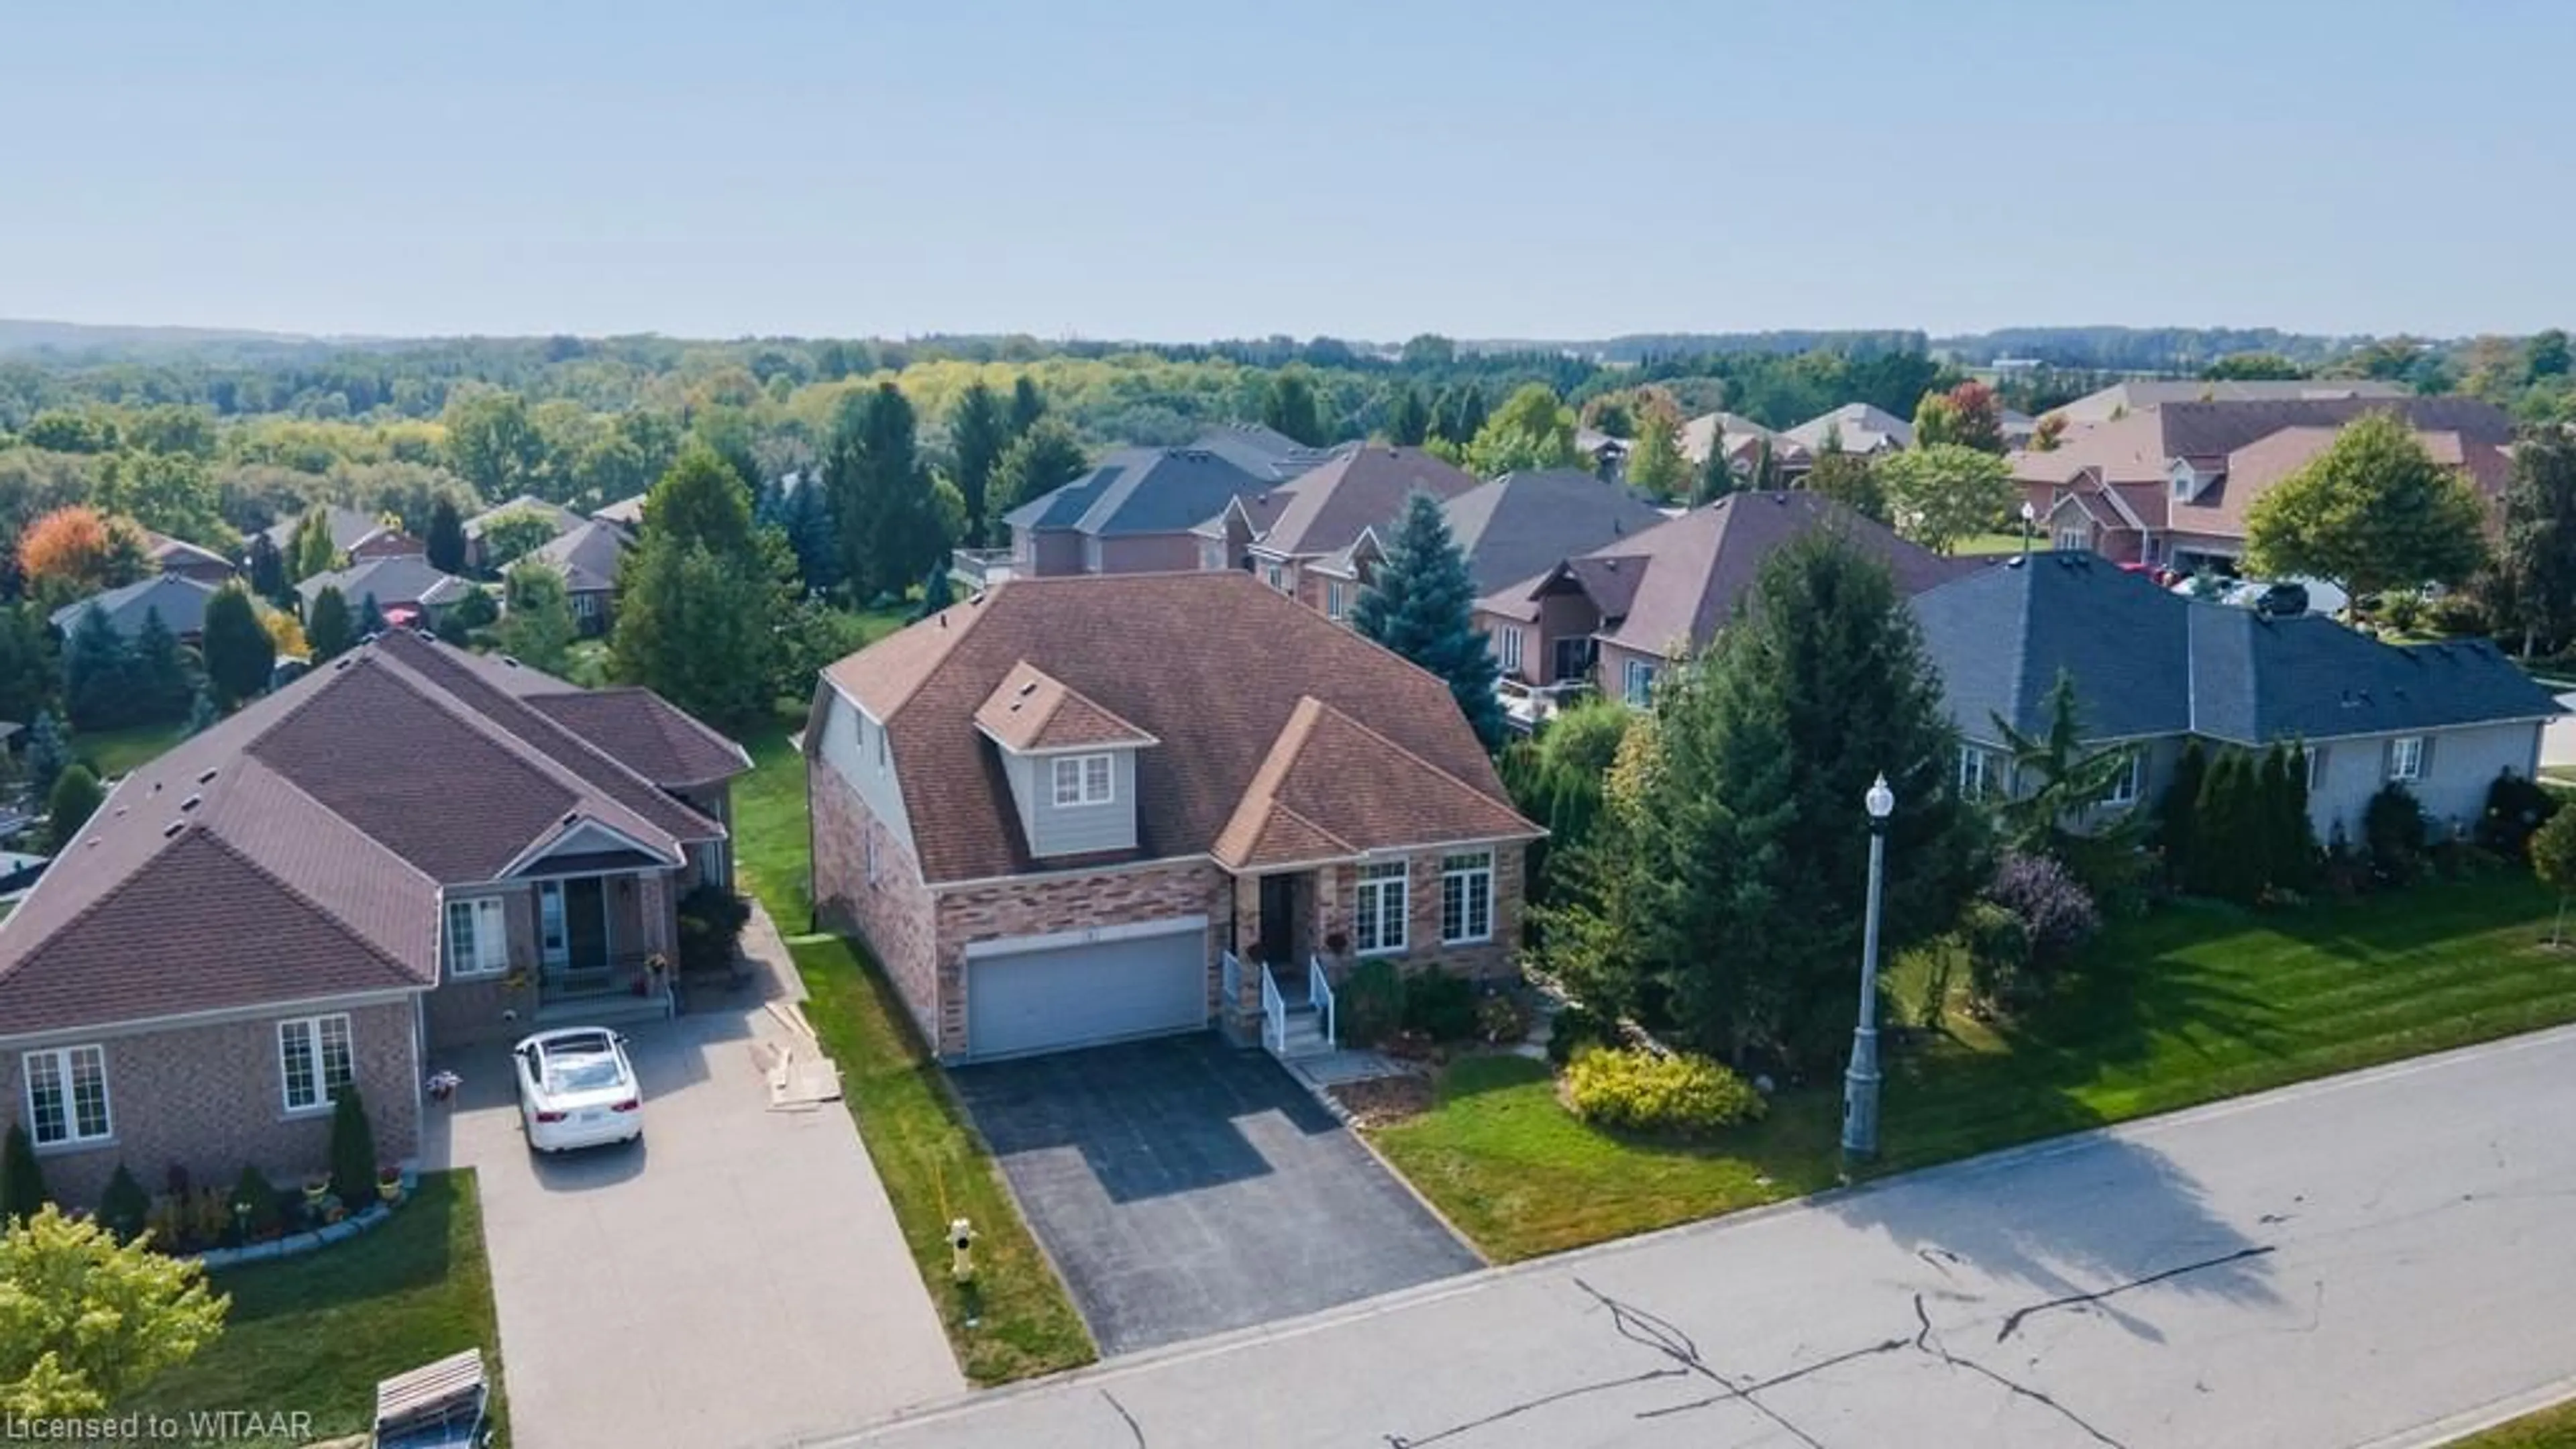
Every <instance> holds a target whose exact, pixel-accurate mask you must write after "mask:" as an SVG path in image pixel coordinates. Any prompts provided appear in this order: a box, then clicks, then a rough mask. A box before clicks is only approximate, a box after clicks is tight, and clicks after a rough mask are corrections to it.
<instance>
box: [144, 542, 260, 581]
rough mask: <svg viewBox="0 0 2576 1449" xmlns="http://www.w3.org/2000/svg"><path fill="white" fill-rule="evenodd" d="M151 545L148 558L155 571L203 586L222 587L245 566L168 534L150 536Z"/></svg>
mask: <svg viewBox="0 0 2576 1449" xmlns="http://www.w3.org/2000/svg"><path fill="white" fill-rule="evenodd" d="M144 542H145V543H146V544H147V545H149V548H148V550H147V551H146V553H145V555H144V557H145V560H146V562H147V563H148V564H149V565H150V567H151V568H153V569H154V570H156V571H158V572H160V573H165V574H183V575H185V576H187V577H188V578H192V579H195V580H196V581H197V582H199V583H201V584H220V583H223V582H224V581H226V580H227V579H230V578H232V577H233V576H234V575H235V574H238V573H240V572H241V566H240V565H239V564H236V563H235V562H234V561H233V560H231V559H228V558H226V557H224V556H223V555H222V554H219V553H217V552H215V551H214V550H213V549H211V548H203V547H200V546H199V545H197V544H193V543H190V542H188V541H187V540H186V539H184V538H172V537H171V536H170V535H168V534H166V533H148V532H147V533H146V534H145V535H144Z"/></svg>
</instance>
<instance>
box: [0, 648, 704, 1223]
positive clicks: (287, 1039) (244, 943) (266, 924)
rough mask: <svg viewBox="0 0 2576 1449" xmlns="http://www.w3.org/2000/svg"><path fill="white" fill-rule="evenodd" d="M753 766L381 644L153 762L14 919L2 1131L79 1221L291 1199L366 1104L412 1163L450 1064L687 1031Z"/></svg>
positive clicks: (534, 677) (655, 702) (566, 695)
mask: <svg viewBox="0 0 2576 1449" xmlns="http://www.w3.org/2000/svg"><path fill="white" fill-rule="evenodd" d="M748 768H749V760H748V759H747V758H746V757H745V756H744V754H743V752H742V750H741V748H740V747H739V746H737V745H735V744H734V743H733V742H732V741H730V740H727V739H725V738H724V737H722V736H721V735H718V734H716V733H715V732H714V731H712V730H709V729H707V728H705V727H704V726H702V725H699V724H698V723H697V722H696V721H694V720H690V719H689V718H688V717H687V716H685V715H682V714H680V713H679V712H678V711H677V710H675V709H672V708H671V707H670V706H669V705H667V704H665V703H663V702H662V701H661V700H660V699H658V698H656V697H654V696H652V695H650V694H648V693H645V692H643V691H640V690H618V691H601V692H599V693H596V694H593V693H588V692H585V691H582V690H579V689H576V688H575V687H574V686H572V685H569V684H567V683H565V682H564V681H562V680H559V679H554V678H550V677H548V676H545V675H541V674H538V673H536V672H535V671H533V670H528V669H524V668H519V667H516V666H514V665H511V664H508V663H506V662H504V661H501V660H497V659H490V658H484V657H481V656H477V655H474V654H471V653H468V652H465V651H461V650H456V649H452V648H449V647H448V646H446V645H443V644H439V643H437V642H435V641H434V640H430V639H427V638H424V637H422V636H419V635H416V634H412V633H409V632H402V631H397V632H393V633H388V634H386V635H383V636H381V637H380V638H378V639H377V640H375V641H373V642H372V643H368V644H364V645H361V646H359V647H358V648H356V649H354V650H352V651H350V652H349V653H348V654H345V655H342V656H341V657H340V658H338V659H336V660H334V661H332V662H331V663H330V664H329V665H326V666H325V667H323V668H321V669H317V670H315V671H314V672H312V673H311V674H308V675H306V676H305V677H304V678H302V679H299V680H297V681H295V682H294V683H292V684H289V685H287V686H285V687H284V688H282V689H280V690H278V691H276V692H275V693H273V694H271V695H269V696H267V697H265V698H262V699H259V700H255V701H253V702H252V703H251V704H249V705H248V706H246V707H244V708H243V709H242V710H241V712H240V713H238V714H235V715H234V716H232V717H231V718H229V719H226V720H224V721H221V722H220V723H218V724H216V725H214V726H212V727H211V728H209V729H207V730H205V731H204V732H202V733H200V734H198V735H196V736H194V737H192V738H190V739H187V740H183V741H181V742H180V743H179V744H178V745H176V746H174V747H173V748H172V749H171V750H170V751H168V752H167V753H165V754H163V755H162V756H160V757H159V758H158V759H156V760H154V761H152V762H151V763H149V764H147V765H144V766H141V767H139V768H137V769H136V770H135V771H134V772H133V773H132V774H130V775H128V776H127V777H126V778H125V779H124V780H123V781H122V782H121V783H119V784H118V786H117V787H116V789H115V790H114V791H113V792H111V793H110V794H109V795H108V797H107V799H106V801H105V802H104V803H103V804H102V805H101V806H100V807H99V810H98V812H97V813H96V814H95V815H93V816H92V817H91V818H90V821H89V823H88V824H87V825H86V826H85V827H83V829H82V830H81V831H80V833H79V834H78V836H77V837H76V838H75V839H74V840H73V841H72V843H71V844H70V845H69V846H68V847H67V848H66V849H65V850H64V851H63V852H62V854H61V857H60V862H59V864H60V868H57V869H53V870H50V871H48V872H47V873H46V874H45V876H44V878H43V879H42V880H40V881H39V882H37V884H36V885H35V887H34V889H33V890H31V891H30V892H29V893H28V895H27V897H26V898H25V900H24V901H22V902H21V903H20V904H19V906H18V908H17V910H16V911H15V912H14V913H13V914H12V915H11V916H10V917H9V919H8V921H7V922H6V923H5V925H0V1118H7V1119H10V1120H15V1121H16V1122H18V1123H20V1124H22V1125H24V1126H25V1127H26V1128H27V1129H28V1132H29V1135H30V1136H31V1137H32V1138H33V1139H34V1141H35V1143H36V1149H37V1151H38V1153H39V1154H40V1155H42V1156H43V1158H44V1159H45V1172H46V1177H47V1179H48V1182H49V1183H50V1185H51V1186H52V1187H53V1188H54V1190H55V1191H56V1192H58V1193H60V1194H62V1195H63V1197H64V1199H65V1200H66V1201H70V1202H95V1201H96V1200H97V1195H98V1192H99V1190H100V1189H101V1187H102V1186H104V1184H105V1182H106V1180H107V1178H108V1176H109V1174H110V1173H111V1172H112V1171H113V1170H114V1169H115V1167H116V1165H117V1164H118V1163H119V1162H123V1163H124V1164H126V1165H127V1166H128V1167H130V1168H132V1169H133V1171H134V1172H135V1173H136V1175H137V1176H139V1177H142V1178H143V1179H145V1180H147V1181H153V1182H158V1181H160V1180H161V1179H162V1176H163V1174H164V1173H166V1172H167V1171H169V1170H170V1169H171V1168H174V1167H176V1168H182V1169H184V1170H186V1171H187V1172H188V1173H189V1174H190V1175H191V1177H193V1178H194V1179H195V1180H196V1181H199V1182H218V1183H220V1182H227V1181H230V1180H231V1179H232V1177H233V1176H234V1175H235V1174H237V1173H238V1172H239V1171H240V1170H241V1168H242V1165H243V1164H244V1163H245V1162H247V1163H250V1164H252V1165H254V1166H257V1167H259V1168H261V1169H262V1170H264V1171H266V1172H268V1173H269V1174H270V1175H271V1178H272V1180H275V1181H293V1180H295V1178H296V1177H297V1176H299V1175H301V1174H302V1173H304V1172H306V1171H309V1170H311V1169H314V1168H317V1167H319V1166H321V1165H322V1163H323V1161H324V1158H325V1154H326V1151H327V1147H328V1143H329V1140H330V1117H331V1111H330V1108H331V1099H332V1096H333V1094H334V1092H336V1091H337V1090H338V1088H339V1087H340V1086H341V1085H343V1084H346V1083H350V1082H354V1083H356V1084H357V1085H358V1087H359V1088H360V1090H361V1092H362V1093H363V1096H364V1099H365V1102H366V1105H367V1108H368V1113H369V1116H370V1117H371V1118H372V1119H373V1122H374V1126H375V1133H376V1143H377V1148H378V1151H379V1152H380V1153H381V1154H382V1156H383V1157H384V1158H385V1159H386V1160H388V1161H393V1160H401V1159H404V1158H408V1157H410V1156H412V1155H413V1154H414V1153H415V1152H416V1151H417V1149H418V1146H419V1124H420V1120H421V1115H422V1102H421V1093H422V1089H423V1082H424V1080H425V1078H426V1077H427V1075H428V1073H429V1069H430V1068H432V1067H433V1066H434V1065H436V1064H437V1063H438V1062H439V1061H440V1060H441V1058H442V1054H443V1053H447V1052H450V1051H453V1050H456V1049H458V1048H460V1047H462V1046H464V1045H466V1044H469V1043H474V1042H480V1041H486V1040H491V1039H495V1038H506V1037H508V1036H511V1035H514V1034H517V1033H521V1032H525V1031H527V1030H529V1029H530V1028H531V1026H532V1025H534V1024H537V1023H544V1022H551V1021H556V1020H559V1019H562V1018H564V1017H566V1016H567V1015H569V1016H571V1017H572V1018H575V1019H579V1020H584V1021H594V1020H602V1019H610V1020H614V1019H618V1018H621V1017H623V1016H627V1015H658V1014H660V1013H662V1012H664V1011H666V1010H667V1009H668V1006H669V1001H668V981H667V979H666V978H665V977H664V976H663V975H662V974H661V972H660V971H658V970H657V969H656V968H655V967H654V965H653V962H654V958H655V957H656V956H660V957H663V958H664V959H666V960H667V958H668V956H669V955H670V953H672V952H673V951H675V950H676V948H677V942H678V929H677V913H676V904H677V901H678V899H679V897H680V896H681V895H682V894H683V893H685V892H686V891H688V890H689V889H691V888H693V887H694V886H696V885H697V884H699V883H701V882H713V883H717V884H720V885H723V886H725V887H727V888H730V884H731V878H732V876H731V869H732V868H731V864H730V855H729V851H728V849H727V837H726V830H725V826H724V821H725V819H726V817H727V813H728V812H727V797H728V794H729V791H730V784H729V782H730V780H731V779H732V777H733V776H735V775H738V774H741V773H742V772H743V771H744V770H746V769H748ZM639 988H640V989H639Z"/></svg>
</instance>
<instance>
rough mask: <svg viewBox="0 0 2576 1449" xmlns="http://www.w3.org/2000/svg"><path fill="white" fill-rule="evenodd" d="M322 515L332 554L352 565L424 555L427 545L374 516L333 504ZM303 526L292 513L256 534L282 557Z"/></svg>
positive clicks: (300, 515)
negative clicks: (410, 555) (266, 540)
mask: <svg viewBox="0 0 2576 1449" xmlns="http://www.w3.org/2000/svg"><path fill="white" fill-rule="evenodd" d="M323 516H324V517H325V518H327V519H328V520H329V522H330V528H331V549H332V552H334V553H338V554H341V555H343V556H345V557H346V558H348V559H349V560H350V561H351V562H353V563H354V562H358V561H360V560H364V559H371V558H400V557H402V556H404V555H406V554H417V553H426V552H428V547H427V545H425V544H423V543H422V542H421V541H420V540H419V539H417V538H414V537H412V536H411V535H410V534H408V533H405V532H403V531H402V529H401V528H399V527H397V526H395V525H393V524H390V523H387V522H386V521H385V520H384V519H383V518H381V517H378V516H377V515H375V514H372V513H360V512H359V511H358V510H356V509H354V508H342V507H341V506H340V505H338V504H336V503H334V504H330V505H327V506H326V507H325V508H324V509H323ZM303 526H304V515H303V514H301V513H295V514H289V515H288V516H286V517H284V518H281V519H279V520H278V521H277V522H275V523H273V524H270V525H269V526H268V527H267V528H264V529H262V530H260V532H261V533H262V534H264V535H265V536H266V537H267V539H268V541H269V542H270V543H271V544H273V545H275V546H276V548H277V551H278V552H279V553H281V554H283V553H286V552H287V551H288V550H289V549H292V548H293V547H294V546H295V531H296V530H297V529H299V528H302V527H303Z"/></svg>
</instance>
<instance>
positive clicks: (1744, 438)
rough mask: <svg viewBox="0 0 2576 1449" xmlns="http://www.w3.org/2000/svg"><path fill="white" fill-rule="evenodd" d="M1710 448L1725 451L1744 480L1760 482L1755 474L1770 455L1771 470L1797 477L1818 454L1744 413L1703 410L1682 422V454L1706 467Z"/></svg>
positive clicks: (1732, 468) (1731, 466) (1731, 469)
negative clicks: (1704, 411)
mask: <svg viewBox="0 0 2576 1449" xmlns="http://www.w3.org/2000/svg"><path fill="white" fill-rule="evenodd" d="M1711 449H1722V450H1723V451H1724V452H1725V454H1726V469H1727V471H1728V472H1729V473H1732V474H1734V475H1735V477H1736V478H1738V479H1739V480H1741V481H1743V482H1744V483H1746V484H1748V485H1752V486H1757V487H1758V486H1760V480H1758V479H1756V478H1755V477H1754V474H1755V473H1756V472H1757V471H1759V470H1760V469H1761V468H1762V466H1763V463H1764V460H1765V459H1766V458H1767V459H1768V460H1769V463H1770V466H1771V468H1772V470H1773V471H1774V472H1775V473H1776V474H1778V475H1779V476H1780V477H1781V478H1784V479H1786V478H1795V477H1797V476H1798V475H1800V474H1802V473H1805V472H1806V471H1807V470H1808V468H1809V467H1811V466H1812V465H1813V464H1814V462H1815V458H1814V457H1813V455H1812V454H1811V453H1810V452H1809V451H1808V449H1807V448H1806V447H1805V445H1803V444H1801V443H1799V442H1798V441H1797V440H1796V439H1795V438H1792V437H1790V436H1789V435H1788V434H1786V433H1783V432H1778V431H1775V430H1773V429H1770V428H1766V427H1764V426H1762V425H1761V424H1760V423H1757V422H1755V421H1754V420H1753V419H1751V418H1748V417H1746V416H1744V415H1743V414H1741V413H1730V412H1714V413H1702V414H1700V415H1699V416H1698V417H1695V418H1692V419H1690V420H1688V421H1687V422H1684V423H1683V424H1682V435H1681V450H1682V456H1683V457H1684V458H1686V459H1688V460H1689V461H1690V463H1691V464H1692V466H1694V467H1705V466H1707V463H1708V455H1709V452H1710V450H1711Z"/></svg>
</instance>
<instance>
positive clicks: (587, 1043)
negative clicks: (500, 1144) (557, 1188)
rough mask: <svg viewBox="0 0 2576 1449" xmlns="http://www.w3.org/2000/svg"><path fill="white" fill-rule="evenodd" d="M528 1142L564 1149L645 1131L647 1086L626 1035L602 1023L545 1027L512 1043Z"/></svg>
mask: <svg viewBox="0 0 2576 1449" xmlns="http://www.w3.org/2000/svg"><path fill="white" fill-rule="evenodd" d="M510 1057H511V1060H513V1061H515V1062H516V1063H517V1064H518V1068H519V1120H520V1122H521V1123H522V1124H524V1125H525V1126H526V1128H527V1129H528V1145H529V1146H530V1147H533V1148H535V1149H536V1150H537V1151H539V1152H564V1151H568V1150H570V1149H572V1148H575V1147H597V1146H599V1145H601V1144H603V1143H608V1142H632V1141H634V1140H635V1139H637V1138H639V1137H642V1136H643V1135H644V1090H643V1088H642V1087H641V1086H640V1085H638V1084H637V1082H636V1080H635V1064H634V1063H632V1062H630V1061H628V1060H627V1059H626V1038H624V1037H622V1036H619V1035H618V1034H617V1033H615V1032H613V1031H610V1030H608V1029H607V1028H605V1027H597V1026H574V1027H565V1028H562V1029H561V1030H557V1031H541V1032H538V1033H537V1034H536V1035H535V1036H532V1037H528V1038H526V1039H525V1040H523V1041H521V1042H520V1043H519V1044H518V1045H517V1046H515V1047H512V1048H511V1049H510Z"/></svg>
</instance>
